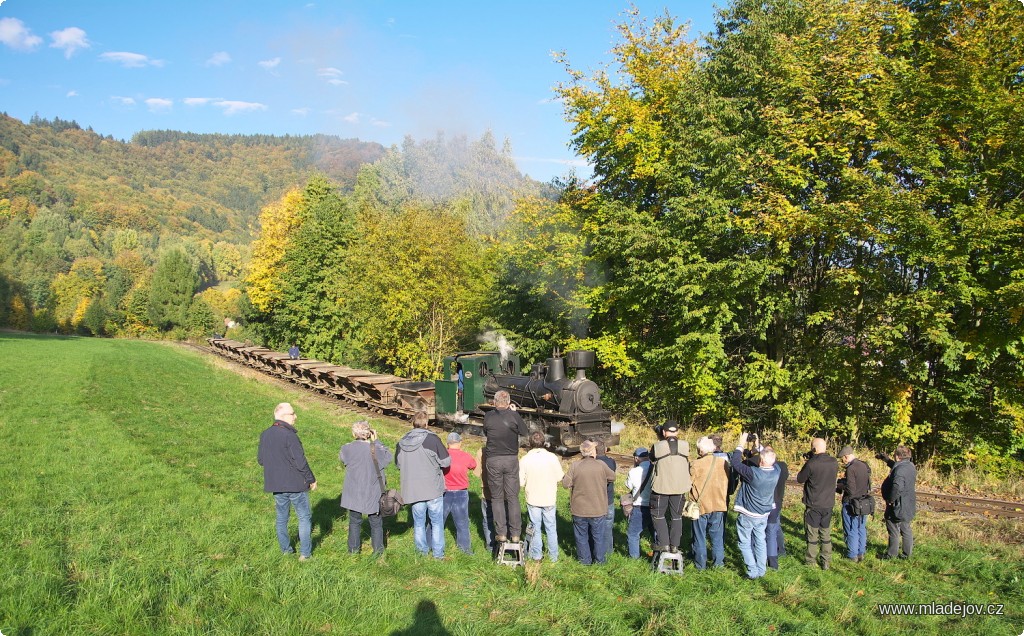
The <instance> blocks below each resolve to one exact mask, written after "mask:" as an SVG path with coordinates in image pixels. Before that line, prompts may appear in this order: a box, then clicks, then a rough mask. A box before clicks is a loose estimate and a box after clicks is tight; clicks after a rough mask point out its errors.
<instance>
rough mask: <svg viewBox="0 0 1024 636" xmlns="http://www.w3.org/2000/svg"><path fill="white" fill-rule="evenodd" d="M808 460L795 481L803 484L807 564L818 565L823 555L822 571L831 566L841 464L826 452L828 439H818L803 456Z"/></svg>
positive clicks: (812, 441) (815, 439) (813, 441)
mask: <svg viewBox="0 0 1024 636" xmlns="http://www.w3.org/2000/svg"><path fill="white" fill-rule="evenodd" d="M804 458H805V459H806V460H807V461H806V462H804V465H803V467H802V468H800V472H799V473H797V476H796V481H797V483H799V484H803V485H804V505H805V506H806V508H805V509H804V528H805V531H806V533H807V555H806V557H805V558H804V562H805V563H806V564H807V565H817V564H818V555H819V553H820V555H821V569H823V570H827V569H829V567H830V566H831V565H832V511H833V509H834V508H835V505H836V484H837V482H838V477H839V462H837V461H836V458H835V457H832V456H831V455H829V454H828V453H827V452H826V448H825V440H824V439H822V438H820V437H815V438H814V439H813V440H811V450H810V451H808V452H807V453H806V454H804Z"/></svg>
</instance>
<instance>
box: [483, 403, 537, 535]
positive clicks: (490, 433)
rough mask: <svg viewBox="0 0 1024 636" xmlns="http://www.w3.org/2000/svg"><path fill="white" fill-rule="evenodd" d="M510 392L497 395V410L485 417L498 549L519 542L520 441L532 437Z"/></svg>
mask: <svg viewBox="0 0 1024 636" xmlns="http://www.w3.org/2000/svg"><path fill="white" fill-rule="evenodd" d="M510 406H511V398H510V396H509V394H508V391H498V392H497V393H495V394H494V409H492V410H490V411H487V415H485V416H484V435H485V436H487V445H486V447H485V448H486V451H485V452H486V453H487V464H486V466H487V481H488V482H490V483H489V484H488V487H489V488H490V491H491V496H492V497H494V499H492V500H491V513H492V514H493V515H494V533H495V535H496V536H495V541H497V542H498V544H499V545H498V548H499V549H501V544H502V543H505V542H506V541H507V540H508V539H509V537H511V539H512V543H519V536H520V534H522V530H523V509H522V507H521V506H520V505H519V438H520V437H526V436H527V435H529V434H530V429H529V428H527V426H526V422H524V421H523V418H521V417H519V413H516V412H515V411H513V410H512V409H511V408H509V407H510Z"/></svg>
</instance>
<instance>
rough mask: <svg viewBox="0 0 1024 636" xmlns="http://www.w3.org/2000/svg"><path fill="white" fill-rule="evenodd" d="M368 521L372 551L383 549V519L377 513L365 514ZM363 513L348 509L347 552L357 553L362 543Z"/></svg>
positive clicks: (381, 550)
mask: <svg viewBox="0 0 1024 636" xmlns="http://www.w3.org/2000/svg"><path fill="white" fill-rule="evenodd" d="M366 518H367V520H369V522H370V545H371V546H373V551H374V552H375V553H376V552H383V551H384V519H383V518H382V517H381V516H380V515H379V514H373V515H366ZM362 535H363V513H361V512H356V511H355V510H349V511H348V551H349V554H359V548H360V547H361V546H362V544H363V536H362Z"/></svg>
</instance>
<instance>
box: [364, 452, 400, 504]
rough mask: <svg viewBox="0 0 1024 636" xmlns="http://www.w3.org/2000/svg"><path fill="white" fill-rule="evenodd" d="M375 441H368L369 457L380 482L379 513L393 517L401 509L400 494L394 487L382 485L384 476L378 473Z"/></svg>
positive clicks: (378, 465)
mask: <svg viewBox="0 0 1024 636" xmlns="http://www.w3.org/2000/svg"><path fill="white" fill-rule="evenodd" d="M375 443H376V442H374V441H372V440H371V441H370V457H371V458H372V459H373V469H374V470H375V471H376V472H377V480H378V481H379V482H380V515H381V516H382V517H394V516H395V515H397V514H398V511H399V510H401V509H402V504H404V503H405V502H404V501H402V495H400V494H399V493H398V491H397V490H395V489H394V488H392V489H390V490H388V489H387V488H385V486H384V477H382V476H381V474H380V464H378V463H377V447H376V446H375V445H374V444H375Z"/></svg>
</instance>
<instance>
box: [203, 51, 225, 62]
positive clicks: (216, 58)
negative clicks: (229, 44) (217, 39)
mask: <svg viewBox="0 0 1024 636" xmlns="http://www.w3.org/2000/svg"><path fill="white" fill-rule="evenodd" d="M230 62H231V56H230V55H228V53H227V51H217V52H216V53H214V54H213V55H211V56H210V59H208V60H206V65H207V66H223V65H225V64H228V63H230Z"/></svg>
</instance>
